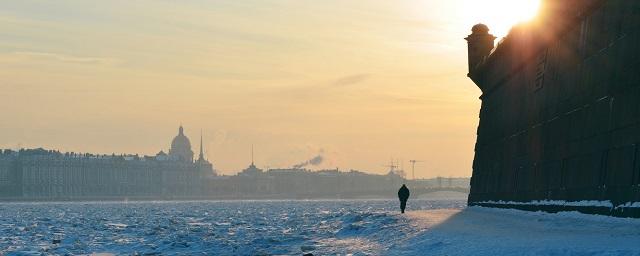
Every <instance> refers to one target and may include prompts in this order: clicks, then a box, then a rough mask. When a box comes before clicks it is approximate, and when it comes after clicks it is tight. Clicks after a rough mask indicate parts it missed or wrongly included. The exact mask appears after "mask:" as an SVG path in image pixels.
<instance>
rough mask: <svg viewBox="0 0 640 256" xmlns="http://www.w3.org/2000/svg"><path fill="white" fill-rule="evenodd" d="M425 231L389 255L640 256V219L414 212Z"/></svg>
mask: <svg viewBox="0 0 640 256" xmlns="http://www.w3.org/2000/svg"><path fill="white" fill-rule="evenodd" d="M407 218H408V219H409V220H411V222H413V223H415V225H416V226H417V227H418V228H419V229H420V231H418V232H417V233H415V234H414V235H413V237H411V238H407V239H406V240H404V241H403V242H401V243H398V244H397V245H395V246H392V248H390V249H389V250H387V251H386V252H385V254H387V255H491V256H495V255H640V219H623V218H615V217H608V216H599V215H586V214H581V213H577V212H562V213H555V214H552V213H543V212H525V211H519V210H510V209H491V208H482V207H470V208H466V209H447V210H428V211H417V212H410V213H409V214H408V215H407Z"/></svg>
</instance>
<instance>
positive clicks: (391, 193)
mask: <svg viewBox="0 0 640 256" xmlns="http://www.w3.org/2000/svg"><path fill="white" fill-rule="evenodd" d="M409 190H410V191H411V197H413V198H417V197H418V196H420V195H425V194H429V193H434V192H459V193H465V194H469V188H468V187H411V186H409ZM397 193H398V190H397V189H395V188H394V189H392V190H389V189H388V188H385V189H372V190H368V191H357V192H355V191H354V192H343V193H340V194H339V195H338V197H340V198H361V197H362V198H370V197H379V198H396V197H398V194H397Z"/></svg>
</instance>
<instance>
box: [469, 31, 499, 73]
mask: <svg viewBox="0 0 640 256" xmlns="http://www.w3.org/2000/svg"><path fill="white" fill-rule="evenodd" d="M471 32H472V33H471V35H469V36H468V37H466V38H465V40H467V44H468V52H469V73H471V72H473V70H474V69H475V68H476V67H477V66H478V64H480V63H482V61H483V60H484V58H485V57H487V56H489V54H490V53H491V50H493V47H494V46H493V45H494V41H495V40H496V37H495V36H493V35H492V34H489V27H487V25H484V24H476V25H475V26H473V28H471Z"/></svg>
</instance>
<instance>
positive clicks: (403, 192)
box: [398, 184, 411, 213]
mask: <svg viewBox="0 0 640 256" xmlns="http://www.w3.org/2000/svg"><path fill="white" fill-rule="evenodd" d="M410 194H411V193H410V192H409V188H407V186H406V185H405V184H402V187H400V190H398V199H400V212H402V213H404V209H405V208H407V200H408V199H409V195H410Z"/></svg>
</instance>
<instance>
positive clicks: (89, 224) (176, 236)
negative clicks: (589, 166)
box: [0, 200, 640, 256]
mask: <svg viewBox="0 0 640 256" xmlns="http://www.w3.org/2000/svg"><path fill="white" fill-rule="evenodd" d="M464 205H465V201H464V200H412V201H410V202H409V208H410V212H409V213H408V214H406V215H401V214H399V213H398V212H397V208H398V203H397V201H395V200H360V201H230V202H214V201H202V202H129V203H4V204H0V255H73V254H88V253H106V254H116V255H121V254H124V255H130V254H135V253H138V254H150V255H153V254H159V253H161V254H163V255H302V254H303V253H307V252H311V253H313V254H314V255H394V256H395V255H492V256H494V255H640V220H638V219H622V218H613V217H605V216H592V215H585V214H579V213H559V214H548V213H540V212H524V211H517V210H505V209H489V208H481V207H470V208H465V206H464Z"/></svg>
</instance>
